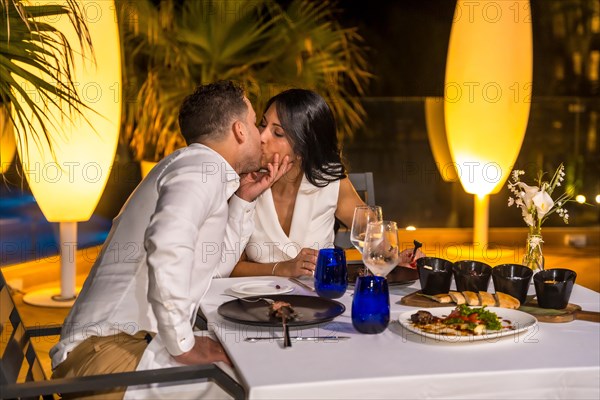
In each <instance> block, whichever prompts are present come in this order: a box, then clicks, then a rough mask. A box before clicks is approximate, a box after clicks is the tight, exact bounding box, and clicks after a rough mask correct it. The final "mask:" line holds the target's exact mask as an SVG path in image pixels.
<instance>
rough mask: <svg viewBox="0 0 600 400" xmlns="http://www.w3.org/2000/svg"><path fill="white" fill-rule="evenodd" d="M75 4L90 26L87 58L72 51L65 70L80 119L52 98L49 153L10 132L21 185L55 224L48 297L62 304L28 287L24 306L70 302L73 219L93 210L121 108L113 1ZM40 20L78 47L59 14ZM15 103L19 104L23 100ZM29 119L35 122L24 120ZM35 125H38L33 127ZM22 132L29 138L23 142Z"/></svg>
mask: <svg viewBox="0 0 600 400" xmlns="http://www.w3.org/2000/svg"><path fill="white" fill-rule="evenodd" d="M40 3H49V4H52V3H56V2H53V1H41V2H40V1H39V0H36V4H40ZM78 3H80V6H81V9H82V11H83V14H84V18H85V21H86V24H87V26H88V29H89V32H90V36H91V39H92V46H93V49H94V56H95V60H94V59H93V58H92V57H91V55H90V54H89V52H88V53H87V54H86V57H85V58H83V57H81V56H76V57H75V58H74V65H73V70H72V73H73V82H74V84H75V87H76V88H77V91H78V94H79V96H80V99H81V100H82V101H83V102H84V103H85V104H86V105H87V106H88V107H89V110H84V112H83V114H84V117H81V116H78V115H73V116H72V117H71V119H68V118H65V117H64V116H63V114H62V113H61V111H60V109H59V108H58V107H59V106H60V104H58V106H55V105H52V104H49V105H48V107H47V110H46V112H45V113H46V115H47V116H49V117H50V118H51V121H52V124H48V127H49V129H50V138H51V140H52V144H53V153H52V152H51V151H50V148H49V146H48V145H47V144H45V143H43V142H42V141H36V140H32V137H33V136H32V134H31V132H30V131H28V130H24V131H17V132H15V134H16V139H17V150H18V151H19V156H20V158H21V163H22V166H23V171H24V174H25V177H26V178H27V182H28V183H29V187H30V188H31V191H32V193H33V195H34V197H35V198H36V200H37V203H38V205H39V206H40V208H41V210H42V212H43V213H44V216H45V217H46V219H48V221H50V222H60V248H61V288H60V295H58V296H52V297H54V299H55V300H57V301H59V300H62V302H58V303H48V302H47V301H46V300H45V298H46V297H48V298H49V297H50V295H51V294H52V293H50V291H46V292H45V293H35V292H33V293H28V294H27V295H26V296H25V297H24V298H23V300H24V301H27V302H28V303H30V304H44V305H50V306H61V305H64V306H69V305H70V304H72V300H73V299H74V298H75V295H76V289H75V251H76V249H77V221H87V220H88V219H89V218H90V217H91V215H92V213H93V211H94V209H95V208H96V205H97V204H98V201H99V200H100V196H101V195H102V192H103V190H104V187H105V185H106V182H107V179H108V177H109V174H110V169H111V166H112V163H113V160H114V156H115V152H116V147H117V140H118V134H119V121H120V113H121V99H120V91H119V90H120V87H121V60H120V54H121V51H120V44H119V33H118V27H117V22H116V21H117V20H116V15H115V5H114V3H113V2H112V1H97V2H92V1H81V2H80V1H78ZM44 22H47V23H49V24H51V25H53V26H54V27H55V28H57V29H58V30H59V31H60V32H62V33H63V34H64V35H65V36H66V37H67V39H68V40H69V43H70V45H71V47H72V48H74V49H78V48H79V43H78V40H77V36H76V33H75V30H74V29H73V27H72V26H71V24H70V23H69V21H68V17H67V16H62V17H54V18H53V19H51V20H50V18H49V20H47V21H46V20H45V21H44ZM48 50H49V51H50V50H51V48H48ZM94 61H95V62H94ZM36 73H39V72H36ZM17 78H18V77H16V76H15V79H17ZM42 78H44V79H46V78H47V77H44V76H42ZM21 85H22V87H23V88H25V89H26V90H28V91H29V92H31V91H32V90H36V89H35V88H32V87H30V84H27V83H25V82H22V83H21ZM20 104H21V106H22V107H27V104H26V103H25V102H20ZM27 110H29V111H30V109H29V108H28V107H27ZM67 115H69V111H67ZM30 121H35V120H34V119H33V118H30ZM34 124H35V122H34ZM37 128H38V131H40V130H39V125H38V126H37ZM23 137H28V138H29V140H27V141H24V140H23Z"/></svg>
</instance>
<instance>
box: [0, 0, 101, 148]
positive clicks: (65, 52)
mask: <svg viewBox="0 0 600 400" xmlns="http://www.w3.org/2000/svg"><path fill="white" fill-rule="evenodd" d="M0 8H1V10H2V11H1V14H0V76H1V77H2V84H1V85H0V102H1V103H9V104H10V105H11V106H12V108H13V113H11V114H9V117H10V118H11V120H12V122H13V124H14V125H15V127H16V130H17V132H19V135H20V137H21V139H22V143H21V145H22V146H23V147H25V148H27V146H28V141H29V140H34V142H35V143H36V144H38V145H40V144H41V143H43V142H45V143H47V144H48V145H49V146H50V148H52V137H51V131H50V129H49V128H51V127H54V128H56V127H55V126H54V125H53V124H54V122H53V121H52V120H51V117H50V116H48V115H47V113H45V108H46V106H47V105H48V104H54V105H57V106H60V107H59V109H61V110H63V113H64V115H63V117H64V118H71V117H72V116H73V115H75V114H78V113H80V112H81V110H83V109H85V108H86V106H85V104H83V103H82V102H81V100H80V99H79V96H78V94H77V91H76V90H75V86H74V84H73V82H72V71H71V65H72V64H73V61H74V57H75V56H76V52H75V50H74V49H73V48H72V47H71V43H69V41H68V40H67V38H66V37H65V36H64V35H63V34H62V33H61V32H60V31H58V30H57V29H56V28H54V27H53V26H52V25H51V24H48V23H45V22H42V21H41V18H42V17H48V16H67V17H68V18H69V21H70V23H71V25H72V27H73V28H74V30H75V32H76V36H77V39H78V52H79V53H81V56H85V55H86V53H87V52H89V53H90V56H91V57H93V51H92V45H91V38H90V35H89V32H88V30H87V27H86V25H85V21H84V19H83V14H82V11H81V9H80V7H79V5H78V4H77V3H76V2H74V1H73V0H66V1H64V2H63V4H62V5H28V3H27V4H25V3H24V2H23V1H20V0H0ZM32 71H35V72H32ZM15 77H19V79H18V80H17V79H15ZM21 81H23V82H25V84H26V85H27V86H28V88H27V90H25V89H24V88H23V87H21V84H20V83H19V82H21ZM29 85H31V87H29ZM18 100H22V101H23V103H24V104H26V105H27V107H28V108H29V109H31V113H33V117H31V116H30V114H29V112H27V111H26V109H24V108H23V107H22V106H21V105H20V104H19V101H18ZM30 118H33V119H32V120H30ZM36 121H37V122H38V123H39V128H36V124H35V123H34V122H36ZM26 132H30V134H31V137H30V136H29V135H27V134H26Z"/></svg>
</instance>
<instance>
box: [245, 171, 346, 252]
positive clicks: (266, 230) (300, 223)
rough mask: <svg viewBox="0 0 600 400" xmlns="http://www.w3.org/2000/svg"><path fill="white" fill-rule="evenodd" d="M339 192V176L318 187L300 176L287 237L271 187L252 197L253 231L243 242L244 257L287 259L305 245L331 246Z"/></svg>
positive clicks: (315, 246) (309, 246)
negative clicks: (244, 242)
mask: <svg viewBox="0 0 600 400" xmlns="http://www.w3.org/2000/svg"><path fill="white" fill-rule="evenodd" d="M339 192H340V181H339V180H337V181H334V182H330V183H329V184H328V185H327V186H325V187H322V188H320V187H317V186H314V185H313V184H312V183H310V182H309V181H308V180H307V179H306V176H304V177H303V178H302V182H301V183H300V188H299V189H298V195H297V196H296V204H295V206H294V214H293V215H292V224H291V227H290V236H289V237H288V236H286V234H285V232H284V231H283V228H282V227H281V225H280V224H279V219H278V218H277V212H276V211H275V203H273V194H272V192H271V189H267V190H266V191H265V192H264V193H263V194H262V195H261V196H260V197H259V198H258V199H257V200H256V208H255V214H254V223H255V226H254V233H253V234H252V236H250V240H249V242H248V244H247V246H246V255H247V256H248V261H253V262H258V263H271V262H278V261H287V260H290V259H292V258H295V257H296V256H297V255H298V253H299V252H300V250H301V249H303V248H305V247H306V248H311V249H316V250H319V249H323V248H328V247H333V240H334V232H333V225H334V223H335V211H336V209H337V202H338V195H339Z"/></svg>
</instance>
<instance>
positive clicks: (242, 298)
mask: <svg viewBox="0 0 600 400" xmlns="http://www.w3.org/2000/svg"><path fill="white" fill-rule="evenodd" d="M222 295H223V296H229V297H233V298H236V299H238V300H241V301H244V302H246V303H256V302H258V301H261V300H262V301H264V302H266V303H269V304H273V303H275V300H273V299H267V298H265V297H258V298H256V299H249V298H246V297H238V296H234V295H232V294H227V293H222Z"/></svg>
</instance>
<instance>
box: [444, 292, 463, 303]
mask: <svg viewBox="0 0 600 400" xmlns="http://www.w3.org/2000/svg"><path fill="white" fill-rule="evenodd" d="M448 294H449V295H450V297H451V298H452V301H453V302H455V303H456V304H465V303H466V302H467V300H466V299H465V296H463V294H462V293H461V292H454V291H450V293H448Z"/></svg>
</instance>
